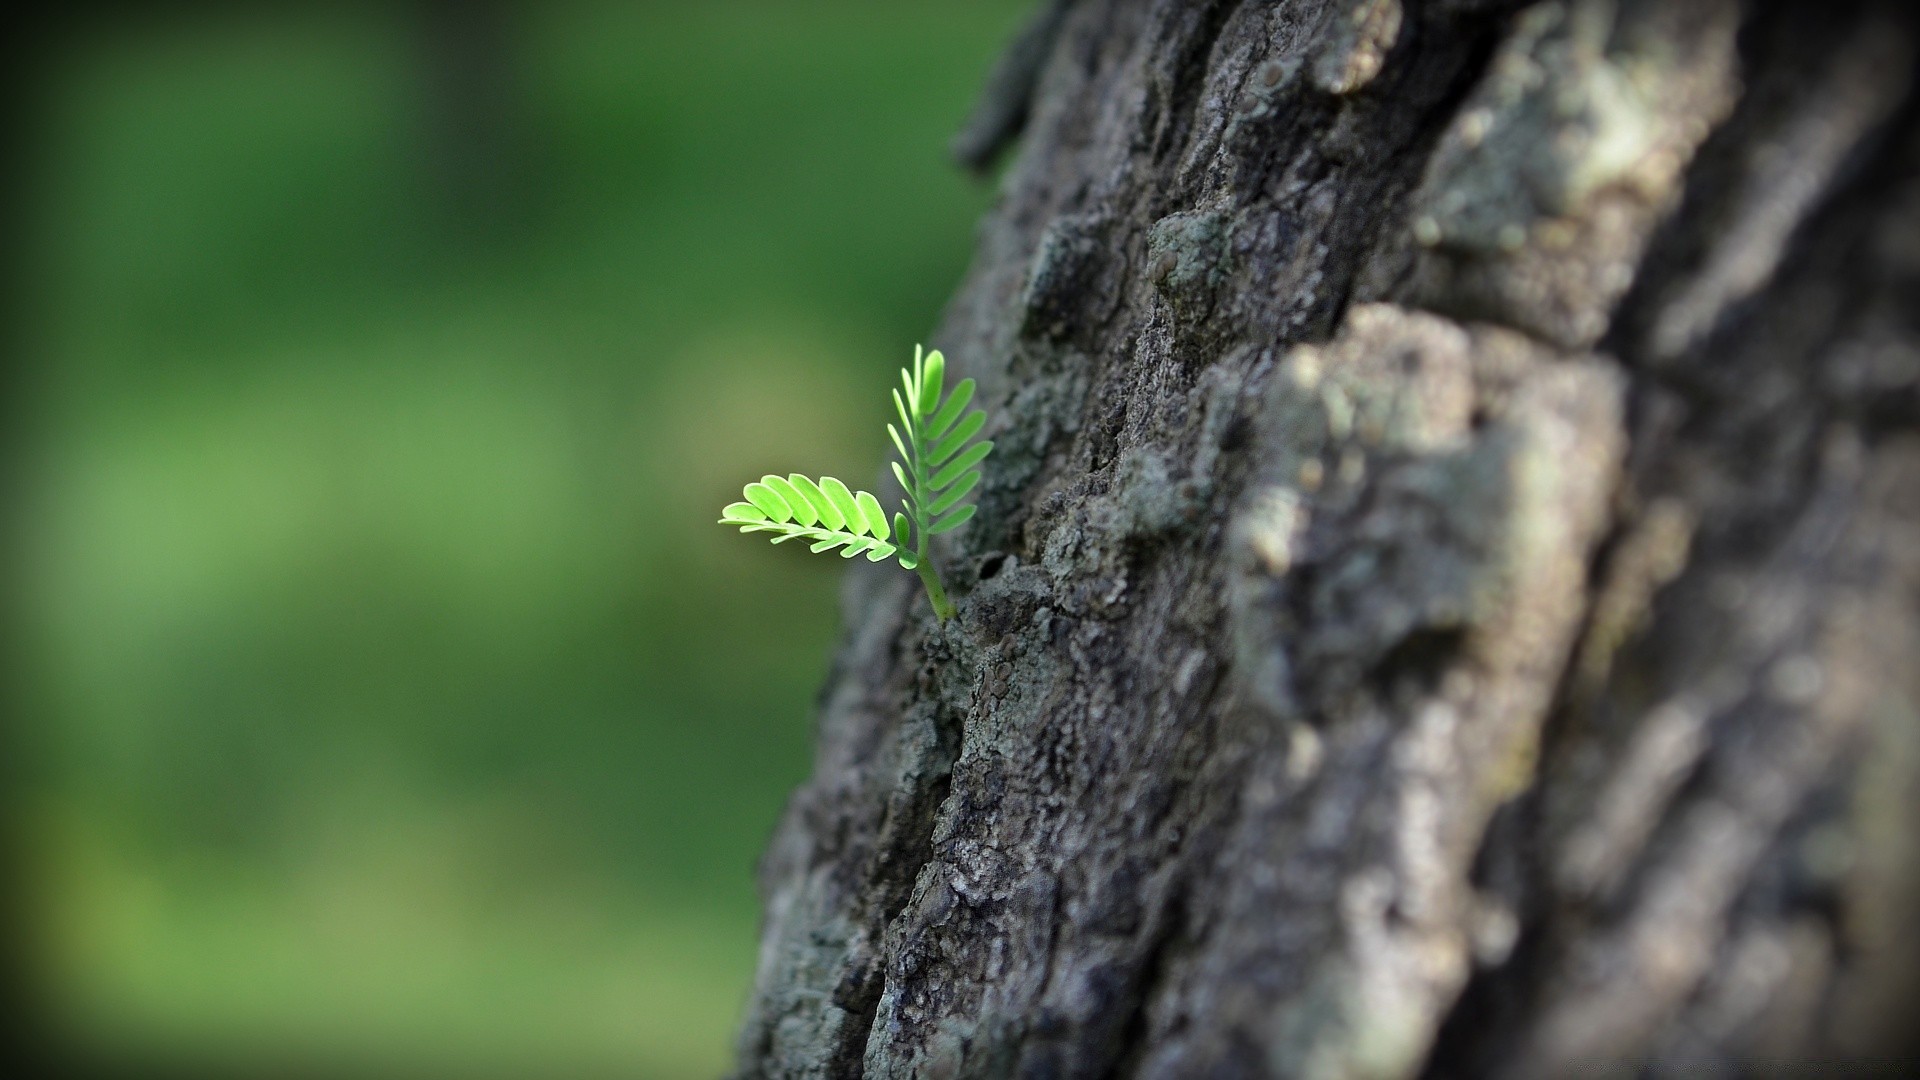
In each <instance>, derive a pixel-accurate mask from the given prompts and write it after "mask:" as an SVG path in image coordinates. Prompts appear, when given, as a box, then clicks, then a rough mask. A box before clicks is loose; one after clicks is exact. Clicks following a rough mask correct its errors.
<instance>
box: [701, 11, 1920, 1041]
mask: <svg viewBox="0 0 1920 1080" xmlns="http://www.w3.org/2000/svg"><path fill="white" fill-rule="evenodd" d="M1917 30H1920V27H1917V26H1916V17H1915V14H1914V13H1913V12H1912V11H1911V10H1909V6H1908V5H1905V4H1900V3H1891V2H1890V3H1882V4H1874V3H1859V4H1850V3H1844V2H1835V3H1828V4H1825V5H1821V6H1817V7H1816V6H1814V5H1801V4H1790V3H1779V2H1771V3H1769V2H1764V0H1754V2H1751V3H1744V4H1743V3H1740V2H1737V0H1687V2H1678V0H1559V2H1541V3H1535V4H1531V5H1518V4H1511V3H1498V2H1484V0H1426V2H1424V3H1417V2H1414V0H1404V2H1402V0H1285V2H1276V3H1261V2H1244V0H1208V2H1186V3H1181V2H1171V0H1075V2H1070V3H1069V2H1061V3H1052V4H1048V5H1045V8H1044V10H1043V12H1042V13H1041V15H1040V16H1038V18H1037V20H1036V30H1035V32H1034V33H1031V34H1028V35H1026V36H1025V37H1024V38H1023V40H1022V42H1021V43H1020V47H1019V48H1020V49H1021V50H1024V51H1025V53H1026V54H1027V55H1030V56H1031V57H1032V58H1033V59H1032V60H1031V62H1028V63H1024V64H1023V63H1020V62H1009V64H1007V65H1005V66H1004V69H1003V76H1002V82H1003V86H1002V89H1001V90H1000V91H997V92H992V93H989V95H988V102H987V104H986V105H985V106H983V113H982V115H981V116H980V117H978V118H976V121H975V123H974V124H972V125H970V126H969V128H968V132H967V133H966V135H965V136H963V138H962V140H960V142H959V143H957V144H956V145H957V148H958V152H959V153H961V154H962V155H964V156H966V157H967V158H968V160H970V161H974V162H981V161H985V160H987V159H988V158H989V157H990V156H991V152H992V147H993V145H994V144H995V143H996V142H998V141H1000V140H1004V139H1005V138H1010V137H1011V136H1012V134H1013V133H1015V132H1017V131H1019V130H1021V127H1022V125H1023V124H1024V129H1025V140H1024V145H1023V147H1022V149H1021V151H1020V154H1019V157H1018V159H1017V160H1016V161H1015V162H1014V164H1013V165H1012V167H1011V168H1010V170H1009V172H1008V174H1007V175H1006V177H1005V179H1004V181H1003V185H1002V194H1001V197H1000V201H999V204H998V206H997V207H996V208H995V209H994V210H993V211H992V213H991V214H990V215H989V217H988V219H987V221H986V223H985V225H984V226H983V229H982V233H981V237H980V247H979V252H978V256H977V259H976V261H975V265H974V267H973V269H972V270H971V271H970V273H969V275H968V277H967V279H966V281H965V282H964V284H963V285H962V286H961V289H960V291H959V294H958V295H957V296H956V298H955V299H954V301H953V302H952V305H951V307H950V309H949V311H948V313H947V316H946V318H945V320H944V323H943V325H942V327H941V328H940V330H939V332H938V334H937V335H936V337H935V342H934V343H935V344H937V345H939V346H941V347H942V348H944V349H945V350H946V352H947V355H948V356H949V357H950V358H951V359H950V361H949V363H950V366H952V367H955V368H957V369H958V370H959V371H960V372H961V373H963V374H972V375H975V376H977V377H978V378H979V379H980V380H981V383H982V394H983V400H984V401H985V402H986V403H987V404H988V405H989V407H990V410H991V415H992V421H991V424H990V427H989V429H988V434H989V436H990V437H991V438H993V439H994V440H995V442H996V450H995V452H994V455H993V457H992V458H991V459H989V462H988V466H987V479H986V481H985V483H984V485H983V487H984V494H983V496H982V500H981V512H980V514H979V516H978V517H977V518H975V519H974V522H973V523H972V524H971V525H970V526H969V527H968V528H966V529H964V530H961V531H960V532H958V533H955V534H953V535H952V538H951V540H950V541H948V542H947V546H945V547H944V548H941V549H939V550H938V557H939V558H940V560H941V562H942V565H943V567H944V568H945V571H946V576H947V580H948V582H949V586H950V588H951V589H952V591H953V593H954V596H955V600H956V602H957V604H958V607H959V613H960V614H959V617H958V619H957V620H955V621H954V622H953V623H950V624H948V625H946V626H944V627H943V626H939V625H936V623H935V622H934V621H933V619H932V616H931V614H930V613H929V611H928V609H927V606H926V601H925V600H924V599H922V598H921V597H920V596H918V595H917V591H916V590H917V583H916V582H915V581H914V580H913V578H912V576H911V575H908V574H902V573H899V572H898V571H897V570H895V571H892V572H887V571H883V570H880V569H878V568H875V569H870V570H862V571H858V572H856V573H855V574H854V576H853V577H852V578H851V579H850V581H849V584H848V588H847V591H846V594H845V601H846V602H845V609H846V610H845V617H846V619H847V623H848V626H849V629H848V631H847V635H846V638H845V640H844V643H843V645H842V647H841V649H840V651H839V655H838V657H837V658H836V660H835V663H834V666H833V670H832V673H831V675H830V676H829V678H828V681H827V684H826V686H825V688H824V690H823V693H822V699H821V705H820V722H819V723H820V726H819V740H818V757H817V759H816V762H815V766H814V771H813V776H812V778H811V779H810V780H809V781H808V782H807V783H806V784H805V785H804V786H803V787H802V788H801V789H800V790H799V791H798V792H797V793H796V794H795V795H794V797H793V799H792V802H791V804H790V805H789V807H788V809H787V811H786V814H785V816H784V818H783V820H782V822H781V824H780V826H779V828H778V831H777V833H776V835H775V837H774V839H773V841H772V843H771V847H770V850H769V851H768V853H767V855H766V857H765V860H764V863H763V865H762V867H761V879H762V887H763V890H764V893H765V899H766V911H767V915H766V922H765V926H764V931H763V939H762V944H761V954H760V966H759V974H758V979H757V984H756V987H755V990H754V994H753V998H752V1002H751V1005H750V1008H749V1013H748V1016H747V1019H746V1022H745V1025H744V1029H743V1032H742V1035H741V1040H740V1045H739V1072H740V1074H741V1075H742V1076H781V1077H786V1076H829V1077H838V1076H859V1075H865V1076H871V1077H907V1076H923V1077H959V1076H978V1077H992V1076H1031V1077H1056V1076H1059V1077H1065V1076H1076V1077H1077V1076H1105V1075H1125V1076H1148V1077H1194V1076H1206V1077H1239V1076H1249V1077H1253V1076H1276V1077H1313V1078H1321V1077H1326V1078H1332V1077H1414V1076H1431V1077H1479V1076H1494V1077H1512V1078H1526V1077H1555V1076H1562V1075H1568V1074H1570V1073H1572V1072H1574V1071H1576V1070H1591V1069H1594V1068H1599V1069H1600V1070H1601V1071H1602V1072H1607V1073H1616V1072H1617V1073H1623V1074H1624V1073H1628V1072H1635V1073H1647V1074H1654V1075H1669V1074H1672V1075H1679V1074H1681V1073H1685V1074H1686V1075H1688V1076H1699V1075H1725V1076H1742V1075H1756V1074H1764V1075H1772V1074H1773V1073H1774V1072H1775V1071H1776V1070H1778V1069H1782V1068H1786V1067H1789V1066H1799V1065H1807V1064H1812V1063H1819V1064H1824V1065H1827V1066H1839V1065H1844V1066H1849V1067H1860V1068H1873V1067H1885V1068H1889V1069H1891V1068H1895V1067H1897V1066H1899V1065H1900V1064H1903V1063H1910V1060H1911V1059H1910V1057H1909V1052H1910V1051H1911V1049H1912V1047H1911V1044H1910V1042H1906V1041H1903V1040H1905V1039H1906V1038H1907V1034H1906V1030H1905V1024H1904V1022H1902V1021H1900V1019H1899V1018H1900V1017H1901V1016H1903V1015H1906V1014H1907V1010H1908V1009H1909V1008H1910V1003H1911V1001H1912V1000H1913V999H1914V991H1915V989H1916V985H1915V984H1916V980H1915V978H1914V973H1915V970H1916V966H1915V961H1916V959H1920V948H1916V931H1915V929H1914V926H1913V919H1912V917H1911V916H1913V915H1914V914H1915V913H1917V912H1920V850H1917V849H1916V841H1915V837H1914V831H1913V826H1914V824H1915V823H1916V822H1920V430H1917V429H1920V305H1916V299H1920V123H1917V122H1916V118H1917V117H1920V112H1917V106H1916V100H1917V99H1916V92H1915V87H1914V72H1915V66H1916V40H1917V39H1920V34H1917ZM1036 65H1037V66H1036ZM1007 87H1012V89H1010V90H1009V89H1007ZM1023 88H1030V93H1025V92H1022V91H1023ZM1029 97H1030V101H1027V103H1026V104H1025V105H1024V106H1020V105H1009V103H1008V102H1009V100H1015V101H1025V100H1026V99H1028V98H1029ZM943 540H947V538H943ZM1583 1074H1584V1073H1583Z"/></svg>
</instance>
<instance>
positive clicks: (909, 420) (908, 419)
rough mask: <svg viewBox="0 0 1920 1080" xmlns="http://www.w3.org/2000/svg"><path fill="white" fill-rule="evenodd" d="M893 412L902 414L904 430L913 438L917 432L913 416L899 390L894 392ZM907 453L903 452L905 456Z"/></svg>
mask: <svg viewBox="0 0 1920 1080" xmlns="http://www.w3.org/2000/svg"><path fill="white" fill-rule="evenodd" d="M893 411H894V412H897V413H899V414H900V423H901V424H903V425H905V427H904V428H903V430H904V431H906V433H907V434H908V435H909V436H912V435H913V433H914V432H915V431H916V430H917V429H916V428H915V427H914V426H913V414H912V413H910V412H908V411H907V403H906V401H905V400H904V399H902V398H901V397H900V391H898V390H895V391H894V392H893ZM888 426H889V427H891V426H892V425H891V424H889V425H888ZM905 452H906V451H905V450H902V451H901V453H903V454H904V453H905Z"/></svg>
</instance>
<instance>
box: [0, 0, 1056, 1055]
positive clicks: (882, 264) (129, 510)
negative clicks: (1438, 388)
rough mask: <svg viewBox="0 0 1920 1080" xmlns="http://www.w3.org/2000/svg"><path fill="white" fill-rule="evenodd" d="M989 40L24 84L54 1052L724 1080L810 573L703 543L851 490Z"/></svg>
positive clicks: (774, 806) (933, 262) (513, 25)
mask: <svg viewBox="0 0 1920 1080" xmlns="http://www.w3.org/2000/svg"><path fill="white" fill-rule="evenodd" d="M1027 6H1028V5H1027V4H1026V3H1025V2H1024V0H996V2H993V3H979V2H973V0H949V2H943V3H913V4H897V5H882V4H874V3H849V2H842V3H818V2H808V3H781V2H778V0H766V2H761V3H718V4H714V3H701V4H691V3H688V4H664V3H662V4H620V5H585V4H542V5H526V6H523V7H519V8H495V9H471V10H482V12H483V13H482V14H481V15H472V14H470V13H469V14H464V15H463V14H462V12H463V11H469V10H470V9H467V8H464V7H463V6H462V5H457V4H453V5H437V6H436V5H425V4H423V5H416V6H401V5H386V6H382V5H373V4H360V5H346V6H337V7H336V6H328V5H312V6H291V5H279V6H273V7H272V10H270V11H259V10H250V9H248V8H246V7H244V6H238V5H236V6H232V7H231V8H229V7H217V8H208V9H193V10H192V12H191V13H185V12H176V13H172V14H170V13H169V12H170V11H171V9H169V8H168V7H165V6H160V7H154V8H150V9H149V8H142V7H139V6H131V7H128V8H124V9H109V10H114V11H116V12H117V13H116V14H114V15H113V16H112V17H101V18H97V19H93V20H91V21H77V22H75V23H74V24H73V25H70V26H67V27H65V28H64V29H63V31H62V32H61V33H59V34H55V35H49V38H48V45H47V51H46V52H45V54H44V55H42V56H41V57H40V58H39V64H40V66H39V67H38V68H37V69H36V72H35V75H34V87H35V91H36V93H35V95H34V97H33V101H34V102H35V103H36V110H37V111H36V113H35V115H34V120H35V122H36V125H37V138H36V141H35V142H34V143H33V144H32V146H33V157H32V160H31V170H30V180H31V183H30V185H29V187H28V188H27V194H28V197H29V202H28V209H29V223H30V225H31V227H32V235H31V238H30V243H29V246H28V248H27V251H28V257H27V267H28V269H29V271H30V274H29V279H30V281H31V282H32V291H31V292H30V293H29V294H28V298H29V305H28V315H29V319H28V321H27V323H26V325H25V326H24V327H22V328H21V329H22V333H23V334H24V335H25V337H26V343H27V359H28V361H29V363H28V365H27V366H26V368H25V370H24V373H23V374H24V379H23V381H24V390H25V391H26V394H27V397H26V399H25V400H24V402H23V405H22V407H21V408H18V409H16V410H15V411H16V414H17V415H20V416H22V417H23V418H25V420H26V423H27V426H26V429H25V430H24V431H22V432H19V433H17V434H18V436H19V439H18V442H19V444H20V445H21V446H22V447H23V448H24V449H25V451H26V456H25V458H24V465H25V469H24V479H25V482H26V488H25V496H24V502H23V505H24V508H25V510H26V513H25V514H24V515H22V518H21V520H22V522H23V525H24V529H25V541H26V546H25V550H24V553H23V555H24V557H23V559H22V560H21V562H20V570H22V571H23V574H22V578H21V590H22V592H23V594H24V599H25V601H26V603H25V604H24V605H23V609H22V614H23V615H24V617H25V620H26V621H25V627H26V630H27V634H26V637H25V640H24V642H23V644H24V646H25V649H26V652H25V659H26V661H27V663H26V664H25V665H24V667H23V669H22V670H23V672H24V673H25V676H26V682H25V685H24V686H23V687H21V688H20V689H21V692H22V693H23V694H24V695H25V697H26V700H27V701H28V702H29V704H30V709H29V711H28V716H27V722H26V723H24V724H22V725H20V730H19V732H18V735H17V741H18V743H19V749H20V750H21V751H22V752H23V758H22V760H21V761H19V762H17V763H15V764H16V766H17V768H16V770H15V771H16V772H17V773H19V774H21V775H23V776H24V777H25V780H26V783H25V784H24V786H23V787H21V788H20V790H17V791H15V792H12V793H10V794H9V798H10V799H11V800H12V802H13V805H12V807H11V809H12V810H13V811H14V812H15V814H16V815H17V818H18V820H19V821H20V823H21V824H22V825H23V826H24V828H25V834H26V838H27V840H28V850H27V855H28V862H27V867H26V869H27V874H26V877H25V884H26V886H27V899H28V901H29V906H28V908H27V913H28V917H27V919H26V921H25V924H24V925H25V927H26V929H27V934H26V937H27V940H28V942H29V944H30V945H31V946H32V948H33V950H34V953H33V959H34V960H35V967H34V968H33V975H34V979H35V984H34V985H35V990H36V993H37V995H38V996H39V998H40V999H41V1003H42V1005H43V1006H44V1007H46V1008H47V1009H48V1011H49V1013H50V1015H51V1017H52V1018H53V1022H54V1023H55V1025H56V1030H57V1031H58V1033H59V1038H60V1039H61V1040H62V1041H61V1045H62V1046H63V1047H64V1048H65V1050H66V1052H68V1053H72V1054H84V1055H87V1056H89V1057H90V1058H92V1059H94V1060H97V1061H101V1062H106V1063H110V1064H117V1065H124V1066H128V1067H129V1068H137V1067H138V1066H140V1065H142V1064H145V1065H158V1064H170V1065H173V1066H177V1067H180V1068H184V1069H187V1070H193V1069H206V1070H208V1071H209V1072H212V1071H215V1070H221V1069H224V1070H228V1071H234V1072H240V1073H250V1072H253V1071H256V1070H257V1071H260V1072H263V1073H264V1072H266V1071H268V1070H269V1069H272V1068H281V1067H285V1066H288V1065H290V1064H295V1063H298V1064H302V1065H304V1066H306V1067H312V1068H330V1069H337V1070H338V1071H339V1072H340V1073H342V1074H347V1075H367V1074H376V1073H377V1074H402V1073H407V1072H416V1073H419V1074H422V1075H455V1076H503V1077H504V1076H553V1077H567V1076H595V1075H628V1076H662V1077H672V1076H710V1075H714V1074H717V1073H719V1072H721V1071H722V1070H724V1068H725V1067H726V1063H727V1061H728V1058H729V1054H730V1046H729V1043H730V1039H731V1035H732V1030H733V1028H734V1025H735V1024H736V1023H737V1021H738V1018H739V1014H740V1010H741V1007H742V1003H743V1001H744V997H745V994H746V990H747V987H748V983H749V979H750V976H751V972H752V967H753V961H754V950H755V939H756V929H757V922H758V916H759V912H758V906H757V899H756V896H755V892H754V888H753V882H752V864H753V861H754V859H755V858H756V856H757V855H758V853H759V851H760V848H761V846H762V844H763V843H764V841H765V840H766V838H767V836H768V834H769V832H770V830H771V828H772V825H773V823H774V820H775V818H776V815H777V813H778V811H779V808H780V806H781V804H782V802H783V800H784V798H785V796H786V794H787V792H788V791H789V790H790V789H791V787H792V786H793V785H794V784H795V783H797V782H798V781H799V780H800V779H801V778H802V777H804V776H805V774H806V771H807V768H808V765H809V744H810V739H811V726H812V705H813V696H814V693H815V690H816V688H817V687H818V685H819V683H820V682H821V680H822V678H823V676H824V673H825V667H826V663H827V659H828V656H829V653H830V650H831V648H832V645H833V641H834V637H835V634H836V632H837V629H838V615H837V611H836V607H835V590H836V587H837V583H838V580H839V575H840V572H841V566H842V564H841V563H840V562H839V560H830V559H817V558H810V557H809V556H808V555H807V554H806V553H805V552H804V551H802V550H799V549H798V548H797V547H782V548H778V549H774V548H770V547H769V546H768V545H767V544H765V543H764V542H760V541H758V540H754V539H752V538H744V537H739V536H737V535H734V534H732V533H730V532H728V531H725V530H723V529H721V528H720V527H719V526H717V525H715V524H714V523H713V519H714V517H715V516H716V514H717V512H718V510H719V508H720V506H721V505H722V504H724V503H725V502H728V501H730V500H732V499H733V498H735V497H737V493H738V490H739V487H740V485H741V484H742V483H744V482H745V481H747V480H750V479H753V478H756V477H758V476H759V475H760V474H761V473H762V472H765V471H768V470H771V469H776V468H777V469H779V470H781V471H787V470H803V471H806V472H810V473H834V474H838V475H842V476H848V477H862V476H875V477H877V476H878V470H879V467H880V462H881V460H882V454H883V451H884V449H885V438H884V435H883V433H882V427H881V424H882V421H883V420H884V418H885V415H886V396H885V395H886V387H887V386H888V385H890V379H891V378H892V372H893V371H894V369H896V368H897V367H898V366H899V365H900V364H901V363H903V362H904V361H905V359H906V358H907V357H908V356H909V355H910V353H911V350H912V347H913V344H914V343H915V342H916V341H919V340H922V339H924V338H925V336H926V334H927V332H928V331H929V330H930V329H931V327H932V326H933V324H934V322H935V320H936V318H937V316H938V313H939V309H940V306H941V304H942V303H943V302H944V300H945V298H946V297H947V296H948V294H949V293H950V292H951V291H952V289H953V287H954V285H955V283H956V281H957V279H958V277H959V275H960V274H961V272H962V270H963V269H964V266H965V263H966V260H967V258H968V255H969V251H970V246H971V237H972V227H973V222H974V220H975V219H976V218H977V216H978V215H979V213H980V212H981V211H982V209H983V208H984V207H985V206H986V204H987V202H988V201H989V199H990V197H991V192H990V190H989V189H988V188H987V187H985V186H982V185H980V184H978V183H975V182H972V181H970V180H968V179H967V178H965V177H963V176H962V175H960V174H959V173H958V172H957V171H956V170H954V169H953V168H952V167H951V166H950V165H948V164H947V162H946V160H945V156H944V147H945V143H946V140H947V139H948V137H949V136H950V135H951V134H952V132H953V131H954V130H955V129H956V128H957V126H958V124H959V121H960V120H961V118H962V117H963V116H964V115H965V113H966V110H967V108H968V107H969V105H970V104H971V102H972V99H973V96H974V95H975V93H976V92H977V90H978V88H979V85H980V82H981V80H982V78H983V77H984V74H985V72H986V70H987V68H988V66H989V65H990V63H991V60H992V58H993V56H994V55H995V53H996V52H997V51H998V49H999V48H1000V46H1001V45H1002V44H1003V43H1004V42H1005V40H1006V39H1007V37H1008V36H1009V35H1010V34H1011V32H1012V31H1013V30H1014V28H1015V27H1016V26H1017V24H1018V21H1019V19H1020V16H1021V14H1022V12H1023V9H1024V8H1026V7H1027ZM489 11H490V12H491V13H492V15H487V14H485V12H489ZM476 18H477V19H480V20H481V22H480V23H477V24H475V23H472V22H470V21H469V20H471V19H476ZM489 18H491V19H492V20H493V21H492V22H487V21H486V20H487V19H489Z"/></svg>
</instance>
